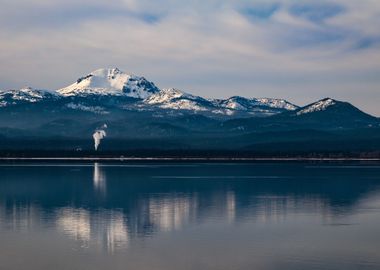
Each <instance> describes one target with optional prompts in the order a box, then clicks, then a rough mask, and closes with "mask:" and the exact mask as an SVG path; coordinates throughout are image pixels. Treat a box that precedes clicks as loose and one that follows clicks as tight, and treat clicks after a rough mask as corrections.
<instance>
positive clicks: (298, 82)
mask: <svg viewBox="0 0 380 270" xmlns="http://www.w3.org/2000/svg"><path fill="white" fill-rule="evenodd" d="M0 7H1V9H0V89H18V88H21V87H24V86H31V87H33V88H37V89H59V88H62V87H65V86H67V85H69V84H71V83H73V82H74V81H75V80H76V79H77V78H79V77H81V76H83V75H86V74H88V73H90V72H91V71H93V70H96V69H99V68H106V67H118V68H119V69H121V70H124V71H126V72H128V73H132V74H136V75H141V76H144V77H146V78H147V79H148V80H150V81H153V82H154V83H155V84H156V85H157V86H158V87H160V88H169V87H175V88H178V89H181V90H183V91H185V92H189V93H192V94H197V95H202V96H204V97H210V98H225V97H229V96H234V95H242V96H245V97H274V98H285V99H287V100H289V101H290V102H293V103H295V104H297V105H306V104H308V103H311V102H313V101H315V100H318V99H321V98H324V97H332V98H336V99H340V100H345V101H349V102H351V103H353V104H354V105H356V106H358V107H359V108H360V109H362V110H364V111H366V112H368V113H371V114H374V115H377V116H380V106H379V104H380V1H379V0H360V1H359V0H328V1H327V0H326V1H325V0H250V1H249V0H240V1H237V0H203V1H200V0H193V1H188V0H176V1H174V0H155V1H152V0H151V1H147V0H107V1H105V0H103V1H101V0H80V1H78V0H12V1H9V0H0Z"/></svg>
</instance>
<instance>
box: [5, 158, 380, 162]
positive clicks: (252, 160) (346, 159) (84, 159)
mask: <svg viewBox="0 0 380 270" xmlns="http://www.w3.org/2000/svg"><path fill="white" fill-rule="evenodd" d="M1 161H126V162H128V161H158V162H159V161H190V162H197V161H198V162H207V161H215V162H234V161H236V162H239V161H241V162H245V161H246V162H255V161H379V162H380V158H307V157H298V158H281V157H273V158H268V157H264V158H228V157H220V158H212V157H210V158H201V157H183V158H181V157H173V158H171V157H0V162H1Z"/></svg>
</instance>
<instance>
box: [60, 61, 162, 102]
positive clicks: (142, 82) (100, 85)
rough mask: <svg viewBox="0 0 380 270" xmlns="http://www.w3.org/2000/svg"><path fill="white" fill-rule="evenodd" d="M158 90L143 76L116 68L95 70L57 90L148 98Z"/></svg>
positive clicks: (70, 94) (79, 93)
mask: <svg viewBox="0 0 380 270" xmlns="http://www.w3.org/2000/svg"><path fill="white" fill-rule="evenodd" d="M159 91H160V90H159V89H158V88H157V87H156V86H155V85H154V83H152V82H150V81H148V80H147V79H145V78H144V77H139V76H136V75H131V74H126V73H124V72H122V71H121V70H119V69H118V68H109V69H98V70H95V71H93V72H91V73H90V74H88V75H86V76H83V77H81V78H79V79H78V80H77V81H76V82H75V83H73V84H72V85H70V86H68V87H65V88H62V89H59V90H57V92H58V93H59V94H61V95H63V96H76V95H91V94H96V95H124V96H128V97H133V98H138V99H145V98H148V97H149V96H151V95H152V94H154V93H157V92H159Z"/></svg>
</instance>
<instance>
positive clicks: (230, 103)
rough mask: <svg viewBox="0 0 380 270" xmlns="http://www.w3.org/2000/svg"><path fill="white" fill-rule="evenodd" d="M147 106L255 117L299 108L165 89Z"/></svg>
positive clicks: (265, 100) (275, 101)
mask: <svg viewBox="0 0 380 270" xmlns="http://www.w3.org/2000/svg"><path fill="white" fill-rule="evenodd" d="M144 102H145V103H146V104H149V105H157V106H159V107H160V108H164V109H174V110H193V111H208V110H209V111H210V112H211V113H214V114H219V115H221V114H224V115H233V114H235V113H238V112H245V113H247V112H248V113H250V114H253V115H271V114H275V113H278V112H281V111H285V110H295V109H297V108H298V107H297V106H295V105H293V104H291V103H289V102H287V101H286V100H282V99H270V98H260V99H247V98H243V97H238V96H235V97H231V98H229V99H205V98H202V97H199V96H194V95H190V94H187V93H184V92H182V91H180V90H178V89H174V88H171V89H164V90H161V91H160V92H158V93H156V94H154V95H152V96H150V97H149V98H147V99H146V100H144Z"/></svg>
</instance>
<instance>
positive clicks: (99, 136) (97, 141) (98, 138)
mask: <svg viewBox="0 0 380 270" xmlns="http://www.w3.org/2000/svg"><path fill="white" fill-rule="evenodd" d="M102 128H107V125H106V124H104V125H103V126H102ZM106 136H107V133H106V131H105V130H103V129H97V130H95V133H94V134H92V137H93V138H94V144H95V145H94V146H95V151H98V147H99V145H100V141H101V140H102V139H104V138H105V137H106Z"/></svg>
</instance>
